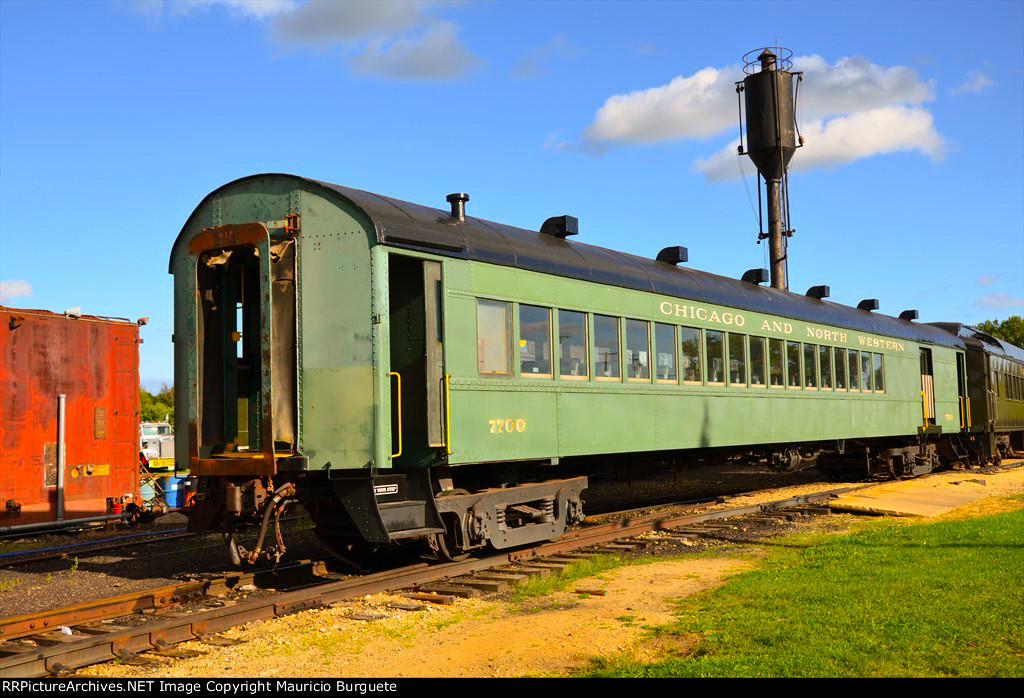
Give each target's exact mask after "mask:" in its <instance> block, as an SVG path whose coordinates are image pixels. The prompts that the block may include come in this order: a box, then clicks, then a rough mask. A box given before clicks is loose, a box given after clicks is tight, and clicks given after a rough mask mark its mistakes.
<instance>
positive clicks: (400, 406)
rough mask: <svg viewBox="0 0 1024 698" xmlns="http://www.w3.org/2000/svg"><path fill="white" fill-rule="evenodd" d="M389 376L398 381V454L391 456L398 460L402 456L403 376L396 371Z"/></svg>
mask: <svg viewBox="0 0 1024 698" xmlns="http://www.w3.org/2000/svg"><path fill="white" fill-rule="evenodd" d="M388 375H389V376H394V377H395V378H397V379H398V453H392V454H391V457H392V458H398V457H399V456H400V455H402V376H401V374H398V373H395V372H394V371H391V372H390V373H388Z"/></svg>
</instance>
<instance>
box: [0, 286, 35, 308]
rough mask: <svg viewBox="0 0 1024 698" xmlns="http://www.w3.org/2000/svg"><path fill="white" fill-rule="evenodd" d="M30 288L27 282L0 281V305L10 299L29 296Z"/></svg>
mask: <svg viewBox="0 0 1024 698" xmlns="http://www.w3.org/2000/svg"><path fill="white" fill-rule="evenodd" d="M31 295H32V286H31V284H29V283H28V282H27V281H0V303H6V302H7V301H9V300H10V299H12V298H19V297H21V296H31Z"/></svg>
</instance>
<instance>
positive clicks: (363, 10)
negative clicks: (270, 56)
mask: <svg viewBox="0 0 1024 698" xmlns="http://www.w3.org/2000/svg"><path fill="white" fill-rule="evenodd" d="M430 4H431V3H429V2H421V1H418V0H388V1H384V0H345V1H344V2H343V1H342V0H309V2H306V3H303V4H302V5H299V6H298V7H297V8H296V9H295V10H294V11H293V12H287V13H284V14H280V15H279V16H277V17H276V18H275V19H274V20H273V21H272V23H271V24H272V26H273V29H274V33H275V35H276V36H277V37H278V38H279V39H283V40H285V41H295V42H313V43H320V42H332V41H339V40H340V41H350V40H355V39H362V38H367V37H372V36H388V35H393V34H396V33H400V32H404V31H406V30H409V29H412V28H413V27H416V26H418V25H420V24H422V23H423V22H424V21H425V20H426V18H425V17H424V15H423V10H424V9H425V8H426V7H428V6H429V5H430Z"/></svg>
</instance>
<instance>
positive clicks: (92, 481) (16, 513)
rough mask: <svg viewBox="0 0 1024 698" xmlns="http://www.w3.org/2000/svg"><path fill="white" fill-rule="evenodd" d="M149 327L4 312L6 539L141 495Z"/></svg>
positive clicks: (1, 514) (109, 510) (110, 509)
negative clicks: (142, 373)
mask: <svg viewBox="0 0 1024 698" xmlns="http://www.w3.org/2000/svg"><path fill="white" fill-rule="evenodd" d="M142 322H143V321H140V322H139V323H135V322H130V321H128V320H122V319H115V318H107V317H99V316H93V315H81V314H80V313H78V312H77V311H68V312H67V313H64V314H58V313H52V312H49V311H45V310H22V309H20V308H7V307H3V306H0V533H14V532H20V531H25V532H29V531H31V530H37V529H45V528H51V527H57V526H60V525H62V524H73V523H83V522H84V521H88V520H103V519H104V518H107V517H112V516H116V515H118V514H120V512H121V507H122V505H124V504H128V503H133V502H134V501H135V500H136V499H137V498H138V490H139V324H141V323H142Z"/></svg>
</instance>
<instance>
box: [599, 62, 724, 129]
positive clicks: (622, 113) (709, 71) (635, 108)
mask: <svg viewBox="0 0 1024 698" xmlns="http://www.w3.org/2000/svg"><path fill="white" fill-rule="evenodd" d="M737 75H742V73H741V72H740V69H739V66H734V67H733V68H731V69H730V68H726V69H723V70H718V69H716V68H704V69H703V70H699V71H697V72H696V73H694V74H693V75H691V76H689V77H682V76H680V77H677V78H675V79H673V80H672V82H670V83H669V84H667V85H662V86H661V87H651V88H648V89H646V90H637V91H636V92H630V93H629V94H624V95H612V96H611V97H609V98H608V99H607V100H605V103H604V105H603V106H602V107H601V108H600V109H598V110H597V113H596V114H595V115H594V122H593V123H592V124H591V125H590V126H588V127H587V129H586V130H585V131H584V133H583V139H584V141H586V142H587V143H589V144H591V145H594V146H599V145H604V146H607V145H614V144H622V143H626V144H638V143H661V142H664V141H675V140H702V139H705V138H709V137H711V136H716V135H718V134H719V133H721V132H722V131H723V130H724V129H725V128H727V127H728V126H730V125H731V126H733V127H734V128H738V127H737V126H736V123H735V122H736V92H735V89H734V87H733V83H734V82H735V81H736V76H737Z"/></svg>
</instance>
